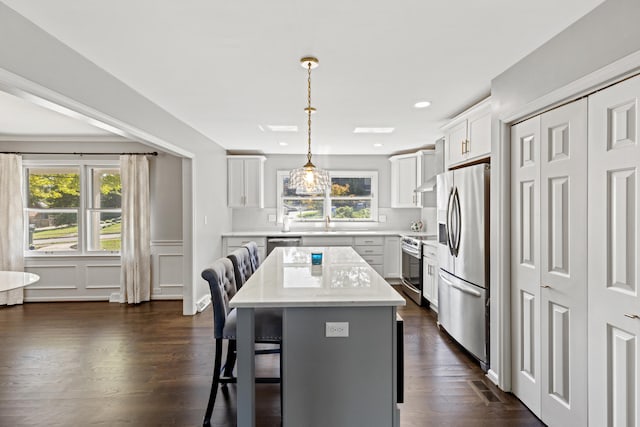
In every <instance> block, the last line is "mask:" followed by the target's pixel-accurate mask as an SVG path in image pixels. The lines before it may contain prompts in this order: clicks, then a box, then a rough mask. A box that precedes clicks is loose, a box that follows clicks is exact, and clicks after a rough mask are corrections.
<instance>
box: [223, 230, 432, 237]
mask: <svg viewBox="0 0 640 427" xmlns="http://www.w3.org/2000/svg"><path fill="white" fill-rule="evenodd" d="M401 235H408V236H421V237H433V238H435V237H436V236H435V234H431V233H424V232H421V233H418V232H415V231H411V230H299V231H298V230H293V231H280V230H253V231H251V230H249V231H228V232H225V233H222V237H252V236H259V237H266V236H269V237H286V236H401Z"/></svg>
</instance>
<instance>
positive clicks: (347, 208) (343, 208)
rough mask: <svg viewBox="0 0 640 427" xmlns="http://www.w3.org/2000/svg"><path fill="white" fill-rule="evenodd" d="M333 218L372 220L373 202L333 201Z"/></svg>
mask: <svg viewBox="0 0 640 427" xmlns="http://www.w3.org/2000/svg"><path fill="white" fill-rule="evenodd" d="M331 217H332V218H336V219H341V218H357V219H371V200H357V199H356V200H332V202H331Z"/></svg>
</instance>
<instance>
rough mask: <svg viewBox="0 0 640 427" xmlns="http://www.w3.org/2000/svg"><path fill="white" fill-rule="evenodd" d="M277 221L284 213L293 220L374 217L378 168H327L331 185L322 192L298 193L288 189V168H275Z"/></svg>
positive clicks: (367, 219)
mask: <svg viewBox="0 0 640 427" xmlns="http://www.w3.org/2000/svg"><path fill="white" fill-rule="evenodd" d="M277 177H278V195H279V197H278V212H277V214H278V215H277V217H278V222H282V218H283V217H284V215H288V216H289V218H291V220H292V221H323V220H324V219H325V217H327V216H328V217H329V218H331V220H332V221H377V219H378V202H377V199H376V198H375V195H376V193H377V191H378V172H376V171H329V177H330V179H331V188H330V190H329V191H327V192H326V193H325V194H318V195H313V196H304V195H297V194H296V192H295V190H293V189H289V172H288V171H278V174H277Z"/></svg>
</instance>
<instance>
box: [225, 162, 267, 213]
mask: <svg viewBox="0 0 640 427" xmlns="http://www.w3.org/2000/svg"><path fill="white" fill-rule="evenodd" d="M265 160H266V157H264V156H228V157H227V206H229V207H230V208H263V207H264V162H265Z"/></svg>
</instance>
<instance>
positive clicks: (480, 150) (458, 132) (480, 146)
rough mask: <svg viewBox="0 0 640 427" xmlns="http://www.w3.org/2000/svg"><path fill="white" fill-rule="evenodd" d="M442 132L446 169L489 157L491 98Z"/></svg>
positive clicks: (446, 126)
mask: <svg viewBox="0 0 640 427" xmlns="http://www.w3.org/2000/svg"><path fill="white" fill-rule="evenodd" d="M442 130H443V131H444V134H445V163H446V168H447V169H448V168H450V167H452V166H458V165H460V164H463V163H467V162H471V161H474V160H479V159H482V158H485V157H489V156H491V98H487V99H485V100H484V101H482V102H480V103H478V104H476V105H474V106H473V107H471V108H470V109H468V110H467V111H465V112H463V113H462V114H460V115H459V116H457V117H456V118H455V119H453V120H452V121H451V122H449V123H448V124H447V125H445V126H444V127H443V128H442Z"/></svg>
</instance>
